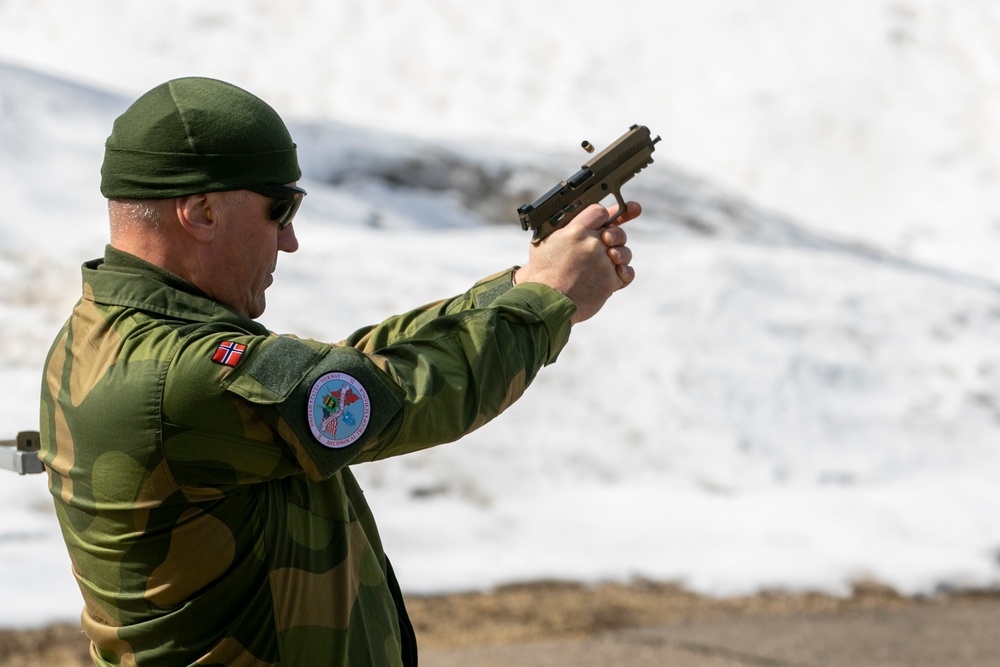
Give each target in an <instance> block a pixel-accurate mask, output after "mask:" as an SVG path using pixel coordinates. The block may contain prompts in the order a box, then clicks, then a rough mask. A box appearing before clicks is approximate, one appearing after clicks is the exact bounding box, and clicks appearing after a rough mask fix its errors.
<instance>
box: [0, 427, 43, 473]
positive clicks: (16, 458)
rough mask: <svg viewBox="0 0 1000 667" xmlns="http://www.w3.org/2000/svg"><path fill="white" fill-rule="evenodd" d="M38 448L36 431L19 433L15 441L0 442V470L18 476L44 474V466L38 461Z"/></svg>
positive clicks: (38, 442)
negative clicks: (14, 473) (10, 471)
mask: <svg viewBox="0 0 1000 667" xmlns="http://www.w3.org/2000/svg"><path fill="white" fill-rule="evenodd" d="M40 447H41V440H39V437H38V431H21V432H20V433H18V434H17V440H0V469H3V470H12V471H14V472H16V473H18V474H20V475H32V474H35V473H40V472H44V471H45V466H43V465H42V462H41V461H39V460H38V450H39V448H40Z"/></svg>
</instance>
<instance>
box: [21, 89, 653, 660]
mask: <svg viewBox="0 0 1000 667" xmlns="http://www.w3.org/2000/svg"><path fill="white" fill-rule="evenodd" d="M101 174H102V179H101V192H102V193H103V194H104V196H105V197H107V198H108V200H109V204H108V208H109V217H110V230H111V239H110V244H109V245H108V246H107V248H106V250H105V255H104V257H103V259H97V260H93V261H90V262H87V263H86V264H84V266H83V296H82V298H81V299H80V301H79V302H78V303H77V304H76V306H75V308H74V309H73V312H72V315H71V317H70V319H69V320H68V322H67V323H66V325H65V326H64V327H63V329H62V330H61V331H60V332H59V334H58V336H57V337H56V340H55V342H54V343H53V346H52V349H51V351H50V353H49V356H48V359H47V361H46V368H45V376H44V382H43V389H42V400H41V428H42V430H41V433H42V453H41V458H42V460H43V461H44V462H45V464H46V467H47V469H48V471H49V478H50V488H51V491H52V494H53V496H54V499H55V505H56V511H57V514H58V518H59V522H60V524H61V527H62V531H63V535H64V537H65V540H66V544H67V547H68V549H69V553H70V557H71V559H72V563H73V571H74V574H75V576H76V578H77V580H78V582H79V585H80V590H81V592H82V594H83V598H84V611H83V614H82V623H83V629H84V631H85V633H86V634H87V636H88V637H89V638H90V639H91V642H92V643H91V655H92V657H93V659H94V661H95V662H96V663H97V664H99V665H112V664H114V665H119V664H120V665H139V666H141V667H147V666H155V665H170V666H171V667H175V666H177V665H193V664H195V663H197V664H200V665H248V666H249V665H254V666H264V665H320V664H323V665H327V664H328V665H411V664H413V665H415V664H416V642H415V638H414V634H413V629H412V627H411V626H410V623H409V620H408V619H407V616H406V611H405V608H404V606H403V598H402V595H401V594H400V590H399V586H398V584H397V583H396V579H395V577H394V575H393V571H392V567H391V565H390V564H389V561H388V559H387V558H386V557H385V554H384V552H383V549H382V544H381V542H380V539H379V535H378V531H377V529H376V526H375V522H374V520H373V518H372V514H371V512H370V510H369V508H368V506H367V505H366V503H365V500H364V496H363V494H362V492H361V490H360V489H359V487H358V485H357V483H356V482H355V479H354V477H353V476H352V474H351V472H350V469H349V467H348V466H349V465H350V464H353V463H357V462H361V461H371V460H374V459H381V458H385V457H389V456H395V455H398V454H405V453H408V452H413V451H416V450H419V449H423V448H425V447H430V446H433V445H437V444H440V443H444V442H449V441H453V440H456V439H458V438H460V437H462V436H463V435H464V434H466V433H468V432H470V431H471V430H473V429H475V428H477V427H479V426H481V425H482V424H484V423H486V422H487V421H489V420H490V419H492V418H493V417H495V416H496V415H498V414H499V413H500V412H502V411H503V410H504V409H505V408H506V407H507V406H508V405H510V404H511V403H512V402H513V401H514V400H516V399H517V398H518V397H520V395H521V394H522V392H523V391H524V390H525V387H526V386H527V385H528V384H529V383H530V382H531V380H532V378H533V377H534V376H535V374H536V373H537V372H538V370H539V369H540V368H541V367H542V366H543V365H546V364H549V363H551V362H553V361H555V359H556V357H557V355H558V354H559V352H560V350H561V349H562V348H563V346H564V345H565V344H566V342H567V339H568V337H569V333H570V327H571V325H572V324H575V323H577V322H580V321H582V320H585V319H587V318H589V317H591V316H592V315H594V314H595V313H596V312H597V311H598V310H599V309H600V308H601V307H602V305H603V304H604V302H605V301H606V300H607V299H608V298H609V297H610V295H611V294H612V292H614V291H615V290H617V289H620V288H621V287H624V286H626V285H628V284H629V283H630V282H631V281H632V279H633V277H634V272H633V270H632V268H631V267H630V266H629V262H630V260H631V252H630V250H629V249H628V248H627V247H626V246H625V233H624V231H623V230H622V229H620V228H619V227H618V226H610V227H607V228H602V225H603V224H604V223H605V222H606V221H607V220H608V219H609V212H608V211H607V210H606V209H604V208H603V207H601V206H593V207H590V208H588V209H587V210H586V211H585V212H583V213H581V214H580V215H579V216H577V217H576V218H575V219H574V220H573V221H572V222H571V223H570V224H569V225H568V226H567V227H565V228H564V229H562V230H560V231H558V232H556V233H554V234H552V235H551V236H550V237H549V238H548V239H546V240H545V241H544V242H542V243H541V244H538V245H537V246H533V247H532V248H530V249H529V257H528V262H527V264H525V265H524V266H521V267H520V268H516V267H515V268H514V269H510V270H507V271H503V272H501V273H498V274H496V275H493V276H491V277H489V278H486V279H484V280H482V281H480V282H478V283H477V284H475V285H474V286H473V287H472V288H471V289H469V291H467V292H466V293H464V294H462V295H460V296H456V297H453V298H450V299H446V300H442V301H440V302H437V303H434V304H431V305H428V306H425V307H422V308H418V309H416V310H413V311H411V312H409V313H406V314H405V315H400V316H397V317H391V318H389V319H387V320H385V321H384V322H382V323H381V324H377V325H375V326H371V327H367V328H365V329H362V330H360V331H358V332H356V333H354V334H352V335H351V336H349V337H348V338H347V339H346V340H344V341H342V342H340V343H337V344H330V343H324V342H318V341H313V340H306V339H301V338H296V337H294V336H291V335H277V334H274V333H272V332H270V331H268V330H267V329H266V328H265V327H264V326H262V325H261V324H259V323H258V322H257V321H256V318H257V317H259V316H260V315H261V313H263V312H264V306H265V300H264V292H265V290H266V289H267V287H268V286H269V285H270V284H271V280H272V279H271V274H272V272H273V271H274V269H275V263H276V261H277V256H278V253H279V251H283V252H289V253H290V252H294V251H295V250H296V249H297V247H298V241H297V240H296V238H295V231H294V228H293V226H292V218H293V216H294V215H295V212H296V210H297V209H298V207H299V205H300V203H301V202H302V199H303V196H304V195H305V191H304V190H302V189H301V188H299V187H298V186H297V185H296V182H297V181H298V179H299V178H300V176H301V172H300V170H299V166H298V161H297V158H296V147H295V144H294V143H292V139H291V137H290V135H289V133H288V131H287V129H286V127H285V125H284V123H283V122H282V120H281V119H280V117H279V116H278V115H277V113H275V111H274V110H273V109H272V108H271V107H269V106H268V105H267V104H266V103H264V102H263V101H262V100H260V99H258V98H257V97H255V96H253V95H251V94H250V93H248V92H246V91H244V90H242V89H240V88H237V87H235V86H232V85H230V84H227V83H224V82H221V81H216V80H211V79H203V78H185V79H177V80H173V81H169V82H167V83H165V84H162V85H160V86H158V87H156V88H154V89H152V90H151V91H149V92H148V93H146V94H144V95H143V96H141V97H140V98H139V99H138V100H136V102H135V103H134V104H133V105H132V106H131V107H129V109H128V110H126V111H125V112H124V113H123V114H122V115H121V116H120V117H119V118H118V119H117V120H116V121H115V124H114V128H113V131H112V133H111V136H110V137H109V138H108V140H107V143H106V151H105V156H104V164H103V167H102V170H101ZM639 212H640V209H639V207H638V205H637V204H630V205H629V206H628V210H627V212H626V214H625V215H623V216H622V217H621V218H620V220H622V221H624V220H627V219H631V218H635V217H636V216H637V215H639ZM330 307H333V305H332V304H331V305H330Z"/></svg>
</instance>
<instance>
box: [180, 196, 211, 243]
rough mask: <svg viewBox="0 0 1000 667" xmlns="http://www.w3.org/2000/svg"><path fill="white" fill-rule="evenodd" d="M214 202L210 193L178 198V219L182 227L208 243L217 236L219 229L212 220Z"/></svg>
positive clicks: (195, 237)
mask: <svg viewBox="0 0 1000 667" xmlns="http://www.w3.org/2000/svg"><path fill="white" fill-rule="evenodd" d="M211 204H212V202H211V199H210V197H208V195H204V194H200V195H187V196H184V197H178V198H177V199H176V207H177V220H178V221H179V222H180V224H181V228H182V229H183V230H184V231H185V232H187V233H188V234H190V235H191V236H192V237H194V239H195V240H196V241H201V242H202V243H207V242H209V241H211V240H212V239H214V238H215V234H216V231H217V229H218V226H217V223H216V221H214V220H212V206H211Z"/></svg>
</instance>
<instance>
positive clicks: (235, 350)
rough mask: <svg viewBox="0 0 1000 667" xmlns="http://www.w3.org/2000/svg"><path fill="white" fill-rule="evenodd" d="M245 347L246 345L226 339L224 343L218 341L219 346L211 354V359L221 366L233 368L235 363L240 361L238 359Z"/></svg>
mask: <svg viewBox="0 0 1000 667" xmlns="http://www.w3.org/2000/svg"><path fill="white" fill-rule="evenodd" d="M246 349H247V346H246V345H241V344H240V343H234V342H233V341H231V340H227V341H226V342H224V343H219V348H218V349H217V350H216V351H215V354H213V355H212V361H214V362H215V363H217V364H222V365H223V366H232V367H234V368H235V367H236V364H238V363H240V359H241V358H242V357H243V352H244V351H245V350H246Z"/></svg>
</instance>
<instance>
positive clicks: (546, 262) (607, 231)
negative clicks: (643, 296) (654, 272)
mask: <svg viewBox="0 0 1000 667" xmlns="http://www.w3.org/2000/svg"><path fill="white" fill-rule="evenodd" d="M615 210H616V207H612V209H611V211H609V210H608V209H606V208H604V207H603V206H601V205H600V204H594V205H592V206H588V207H587V208H586V209H584V210H583V211H582V212H580V213H579V214H578V215H577V216H576V217H575V218H573V219H572V220H570V221H569V223H567V225H566V226H565V227H563V228H561V229H558V230H556V231H554V232H552V234H550V235H549V236H548V237H546V238H545V239H544V240H543V241H542V242H541V243H539V244H537V245H532V246H531V247H530V248H529V250H528V263H527V264H525V265H524V266H522V267H521V268H520V269H518V270H517V272H516V273H515V274H514V282H515V283H529V282H534V283H542V284H544V285H548V286H549V287H552V288H553V289H556V290H559V291H560V292H562V293H563V294H565V295H566V296H567V297H568V298H569V299H570V300H571V301H572V302H573V303H574V304H576V313H575V314H574V315H573V317H572V323H573V324H576V323H578V322H583V321H584V320H587V319H590V318H591V317H593V316H594V315H595V314H597V311H599V310H600V309H601V307H603V306H604V303H605V302H606V301H607V300H608V299H609V298H610V297H611V295H612V294H613V293H614V292H615V291H617V290H620V289H621V288H623V287H627V286H628V285H629V284H630V283H631V282H632V280H633V279H634V278H635V271H634V270H633V269H632V267H631V266H630V265H629V264H630V262H631V261H632V251H631V250H630V249H629V248H628V246H626V245H625V242H626V241H627V235H626V234H625V230H624V229H621V227H620V225H621V224H623V223H625V222H628V221H629V220H634V219H635V218H637V217H638V216H639V214H640V213H642V208H641V207H640V206H639V204H637V203H635V202H629V203H628V208H627V210H626V211H625V213H623V214H622V215H621V217H619V218H618V219H617V220H615V222H614V224H612V225H610V226H608V227H605V226H604V225H605V224H607V222H608V220H609V219H610V218H611V216H612V215H614V212H615Z"/></svg>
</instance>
